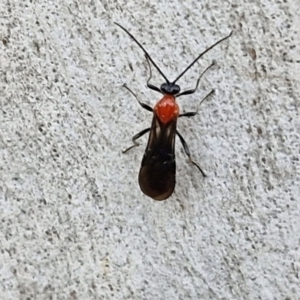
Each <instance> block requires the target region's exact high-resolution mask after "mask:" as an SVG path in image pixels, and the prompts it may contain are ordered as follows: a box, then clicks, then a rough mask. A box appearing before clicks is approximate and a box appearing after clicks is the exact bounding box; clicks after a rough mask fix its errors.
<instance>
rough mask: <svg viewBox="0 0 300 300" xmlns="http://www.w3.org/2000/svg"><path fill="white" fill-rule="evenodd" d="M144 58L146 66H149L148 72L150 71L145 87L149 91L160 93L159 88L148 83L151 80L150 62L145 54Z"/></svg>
mask: <svg viewBox="0 0 300 300" xmlns="http://www.w3.org/2000/svg"><path fill="white" fill-rule="evenodd" d="M145 57H146V60H147V63H148V66H149V71H150V75H149V78H148V80H147V87H148V88H149V89H151V90H154V91H156V92H159V93H162V92H161V90H160V88H158V87H157V86H155V85H153V84H151V83H149V81H150V79H151V78H152V70H151V65H150V61H149V56H148V55H147V54H145Z"/></svg>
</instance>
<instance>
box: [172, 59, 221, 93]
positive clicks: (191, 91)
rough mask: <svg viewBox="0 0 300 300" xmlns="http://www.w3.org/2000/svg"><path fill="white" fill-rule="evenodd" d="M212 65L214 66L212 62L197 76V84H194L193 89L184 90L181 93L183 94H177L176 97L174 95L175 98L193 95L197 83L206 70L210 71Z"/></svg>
mask: <svg viewBox="0 0 300 300" xmlns="http://www.w3.org/2000/svg"><path fill="white" fill-rule="evenodd" d="M214 64H215V63H214V62H213V63H212V64H211V65H209V66H208V67H207V68H206V69H205V70H204V71H203V72H202V74H201V75H200V76H199V78H198V80H197V83H196V86H195V88H193V89H189V90H186V91H183V92H181V93H179V94H178V95H176V97H179V96H183V95H190V94H194V93H195V92H196V90H197V88H198V85H199V82H200V80H201V78H202V76H203V75H204V74H205V73H206V71H207V70H208V69H210V68H211V67H212V66H213V65H214Z"/></svg>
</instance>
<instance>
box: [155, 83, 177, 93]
mask: <svg viewBox="0 0 300 300" xmlns="http://www.w3.org/2000/svg"><path fill="white" fill-rule="evenodd" d="M160 89H161V91H162V92H163V93H164V94H169V95H176V94H178V93H179V92H180V86H179V85H177V84H173V83H163V84H162V85H161V87H160Z"/></svg>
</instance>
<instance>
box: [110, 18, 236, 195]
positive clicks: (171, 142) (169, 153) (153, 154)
mask: <svg viewBox="0 0 300 300" xmlns="http://www.w3.org/2000/svg"><path fill="white" fill-rule="evenodd" d="M115 24H116V25H117V26H119V27H120V28H121V29H123V30H124V31H125V32H126V33H127V34H128V35H129V36H130V37H131V38H132V39H133V40H134V41H135V42H136V43H137V45H138V46H139V47H140V48H141V49H142V50H143V52H144V54H145V57H146V60H147V62H148V65H149V70H150V71H149V72H150V74H149V78H148V79H147V87H148V88H150V89H151V90H154V91H156V92H159V93H161V94H163V97H162V98H161V99H160V100H159V101H158V102H157V103H156V105H155V106H154V108H152V107H150V106H149V105H148V104H146V103H142V102H141V101H139V100H138V98H137V96H136V95H135V93H134V92H132V91H131V90H130V89H129V88H128V87H127V86H126V85H125V84H124V87H125V88H126V89H127V90H128V91H129V92H130V93H131V94H133V96H134V97H135V98H136V100H137V101H138V103H139V104H140V105H141V106H142V107H143V108H144V109H146V110H148V111H150V112H152V113H153V118H152V124H151V127H149V128H146V129H144V130H142V131H141V132H139V133H138V134H136V135H135V136H133V137H132V142H133V146H131V147H129V148H128V149H126V150H125V151H123V152H124V153H125V152H127V151H128V150H130V149H132V148H133V147H136V146H138V145H139V144H138V143H137V142H136V140H137V139H138V138H140V137H141V136H143V135H144V134H146V133H147V132H149V133H150V134H149V139H148V144H147V147H146V150H145V154H144V157H143V160H142V164H141V169H140V172H139V185H140V188H141V190H142V192H143V193H144V194H145V195H147V196H149V197H151V198H152V199H154V200H166V199H167V198H168V197H170V196H171V194H172V193H173V191H174V188H175V182H176V179H175V177H176V162H175V136H176V135H177V136H178V137H179V140H180V142H181V144H182V146H183V149H184V151H185V153H186V155H187V156H188V158H189V161H190V162H191V163H192V164H193V165H195V166H196V167H197V168H198V170H199V171H200V172H201V174H202V175H203V177H205V176H206V175H205V173H204V172H203V170H202V169H201V168H200V166H199V165H198V164H197V163H195V162H194V161H193V160H192V158H191V154H190V150H189V148H188V145H187V143H186V142H185V140H184V138H183V137H182V135H181V134H180V133H179V132H178V130H177V129H176V125H177V119H178V118H180V117H193V116H195V115H196V114H197V113H198V109H197V110H196V111H192V112H186V113H182V114H180V110H179V106H178V104H177V103H176V98H178V97H180V96H183V95H190V94H193V93H195V91H196V90H197V88H198V85H199V82H200V79H201V78H202V76H203V75H204V73H205V72H206V71H207V70H208V69H209V68H211V67H212V66H213V65H214V63H212V64H211V65H210V66H208V67H207V68H206V69H205V70H204V72H203V73H202V74H201V75H200V76H199V78H198V80H197V83H196V86H195V88H193V89H188V90H185V91H183V92H181V90H180V86H179V85H177V84H176V82H177V81H178V80H179V79H180V78H181V77H182V76H183V75H184V74H185V73H186V72H187V71H188V70H189V69H190V68H191V67H192V66H193V65H194V64H195V63H196V62H197V61H198V60H199V59H200V58H201V57H202V56H203V55H204V54H205V53H207V52H208V51H209V50H211V49H212V48H214V47H215V46H216V45H218V44H220V43H221V42H223V41H225V40H226V39H228V38H229V37H230V36H231V34H232V32H231V33H230V34H229V35H228V36H226V37H224V38H222V39H221V40H219V41H217V42H216V43H214V44H213V45H212V46H210V47H208V48H207V49H206V50H205V51H203V52H202V53H200V54H199V55H198V56H197V57H196V58H195V59H194V60H193V61H192V63H191V64H189V65H188V66H187V68H186V69H185V70H184V71H183V72H181V73H180V74H179V75H178V76H177V78H176V79H175V80H174V81H172V82H170V81H169V79H168V78H167V77H166V76H165V75H164V74H163V72H162V71H161V70H160V68H159V67H158V66H157V65H156V63H155V62H154V61H153V59H152V58H151V56H150V55H149V54H148V52H147V51H146V50H145V48H144V47H143V46H142V45H141V44H140V43H139V41H138V40H137V39H136V38H135V37H134V36H133V35H132V34H131V33H130V32H129V31H128V30H127V29H125V28H124V27H123V26H122V25H120V24H118V23H115ZM150 62H151V63H152V65H153V66H154V67H155V69H156V70H157V71H158V72H159V73H160V74H161V76H162V77H163V78H164V80H165V82H164V83H163V84H162V85H161V86H160V88H159V87H156V86H154V85H152V84H151V83H150V80H151V78H152V71H151V65H150ZM213 93H214V90H212V91H211V92H210V93H209V94H208V95H206V96H205V97H204V99H202V101H201V102H200V104H201V103H202V102H203V101H205V100H206V99H207V98H208V97H209V96H211V95H212V94H213ZM200 104H199V105H200ZM199 105H198V107H199Z"/></svg>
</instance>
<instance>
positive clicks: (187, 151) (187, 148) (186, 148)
mask: <svg viewBox="0 0 300 300" xmlns="http://www.w3.org/2000/svg"><path fill="white" fill-rule="evenodd" d="M176 134H177V135H178V137H179V139H180V142H181V144H182V146H183V149H184V152H185V154H186V155H187V156H188V158H189V161H190V162H191V163H192V164H193V165H194V166H196V167H197V168H198V170H199V171H200V172H201V174H202V176H203V177H206V175H205V173H204V172H203V171H202V169H201V168H200V166H199V165H197V164H196V163H195V162H194V161H193V160H192V158H191V153H190V150H189V147H188V145H187V143H186V141H185V140H184V138H183V137H182V135H181V134H180V133H179V132H178V131H177V130H176Z"/></svg>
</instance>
